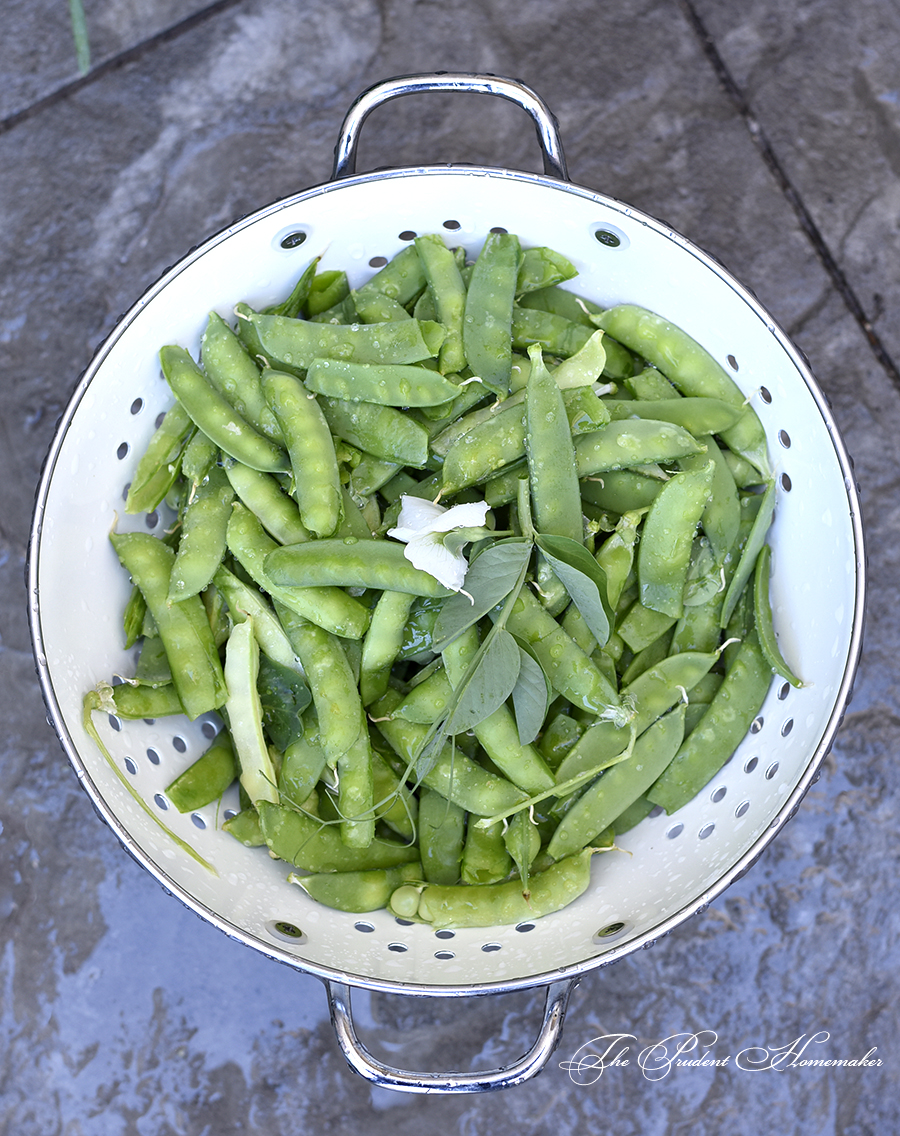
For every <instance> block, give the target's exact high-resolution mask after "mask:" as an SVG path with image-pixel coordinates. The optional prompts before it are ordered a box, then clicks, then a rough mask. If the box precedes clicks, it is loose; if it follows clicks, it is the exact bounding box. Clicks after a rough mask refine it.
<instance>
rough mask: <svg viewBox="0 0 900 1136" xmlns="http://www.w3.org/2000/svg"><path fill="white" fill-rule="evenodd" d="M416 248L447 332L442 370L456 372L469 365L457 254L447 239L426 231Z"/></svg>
mask: <svg viewBox="0 0 900 1136" xmlns="http://www.w3.org/2000/svg"><path fill="white" fill-rule="evenodd" d="M415 249H416V252H417V253H418V255H419V260H420V261H421V262H422V269H423V271H424V273H425V279H426V280H427V281H428V288H429V291H430V293H431V298H432V301H433V303H434V307H435V312H436V315H437V319H438V322H439V323H440V324H441V325H442V326H443V327H444V329H445V331H446V336H445V338H444V342H443V343H442V344H441V350H440V354H439V355H438V369H439V370H440V372H441V374H444V375H446V374H448V373H449V374H455V373H457V372H459V371H461V370H462V369H463V367H464V366H465V365H466V355H465V351H464V349H463V316H464V313H465V308H466V286H465V284H464V283H463V278H462V276H461V275H460V271H459V266H458V264H457V262H456V257H455V256H454V255H453V252H452V251H451V250H450V249H449V248H447V246H446V245H445V244H444V241H443V238H441V237H439V236H437V235H436V234H434V233H426V234H425V235H424V236H421V237H416V240H415Z"/></svg>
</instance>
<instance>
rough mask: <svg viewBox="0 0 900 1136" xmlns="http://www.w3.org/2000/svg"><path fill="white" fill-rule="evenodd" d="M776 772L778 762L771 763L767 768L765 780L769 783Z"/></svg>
mask: <svg viewBox="0 0 900 1136" xmlns="http://www.w3.org/2000/svg"><path fill="white" fill-rule="evenodd" d="M777 772H778V762H777V761H773V762H772V764H771V765H770V766H769V768H768V769H767V770H766V780H767V781H771V780H772V778H773V777H774V776H775V774H776V773H777Z"/></svg>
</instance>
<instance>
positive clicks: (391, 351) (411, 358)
mask: <svg viewBox="0 0 900 1136" xmlns="http://www.w3.org/2000/svg"><path fill="white" fill-rule="evenodd" d="M235 314H236V315H237V316H238V319H239V321H240V322H239V325H238V334H239V335H240V336H241V338H242V339H244V341H245V342H246V337H249V339H250V342H251V344H252V347H251V353H253V348H256V349H258V350H259V351H260V352H261V353H262V355H263V356H264V358H265V359H266V360H267V361H268V363H269V364H270V366H272V367H274V368H277V369H279V370H287V371H290V372H292V373H297V372H302V371H305V370H307V368H309V367H311V366H312V364H313V362H314V360H316V359H347V360H348V361H350V362H354V363H420V362H422V361H423V360H424V359H431V358H433V357H434V356H435V355H436V354H437V353H438V351H439V350H440V345H441V343H442V341H443V338H444V331H443V328H441V327H440V325H438V324H431V323H425V322H423V321H419V320H415V319H412V320H392V321H390V322H389V323H370V324H332V323H314V322H312V321H309V320H299V319H290V318H289V317H287V316H264V315H261V314H260V313H259V312H254V311H253V309H252V308H250V307H248V306H247V305H246V304H238V305H237V306H236V308H235Z"/></svg>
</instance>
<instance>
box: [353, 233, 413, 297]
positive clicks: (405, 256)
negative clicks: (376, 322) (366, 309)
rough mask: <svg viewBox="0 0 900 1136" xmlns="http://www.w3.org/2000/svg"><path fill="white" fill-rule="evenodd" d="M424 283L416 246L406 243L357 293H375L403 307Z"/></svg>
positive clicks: (362, 294)
mask: <svg viewBox="0 0 900 1136" xmlns="http://www.w3.org/2000/svg"><path fill="white" fill-rule="evenodd" d="M425 284H426V280H425V272H424V270H423V268H422V262H421V260H420V259H419V254H418V253H417V252H416V247H415V245H407V247H406V248H404V249H401V250H400V252H398V253H397V255H396V256H394V257H392V258H391V259H390V260H389V261H388V263H387V264H386V265H385V266H384V268H380V269H379V270H378V272H376V273H375V275H374V276H373V277H372V279H371V280H367V281H366V283H365V284H363V286H362V287H361V288H360V289H359V290H358V292H357V295H359V296H363V297H365V296H368V295H369V294H371V293H377V294H380V295H383V296H387V297H388V298H389V299H392V300H395V301H396V302H397V303H398V304H402V305H403V306H404V307H405V306H406V305H407V304H410V303H412V301H413V300H414V299H415V298H416V297H417V296H418V295H419V293H420V292H421V291H422V289H423V288H424V287H425Z"/></svg>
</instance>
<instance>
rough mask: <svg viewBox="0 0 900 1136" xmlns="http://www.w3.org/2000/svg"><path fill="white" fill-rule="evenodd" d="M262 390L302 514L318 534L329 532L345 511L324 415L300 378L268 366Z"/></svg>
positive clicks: (306, 522) (329, 433)
mask: <svg viewBox="0 0 900 1136" xmlns="http://www.w3.org/2000/svg"><path fill="white" fill-rule="evenodd" d="M262 388H263V393H264V394H265V396H266V400H267V402H268V403H269V406H271V408H272V411H273V413H274V414H275V417H276V418H277V419H278V425H279V426H280V427H281V432H282V434H283V435H284V439H285V445H286V447H287V451H288V455H289V456H290V459H291V470H292V472H293V485H294V496H295V497H296V500H297V504H298V505H299V507H300V520H301V521H302V523H303V525H304V527H305V528H307V529H308V530H309V531H310V532H311V533H313V535H315V536H318V537H326V536H331V535H332V534H333V533H334V532H335V530H336V529H337V527H338V525H339V524H340V523H341V518H342V516H343V500H342V497H341V476H340V471H339V470H338V462H337V455H336V453H335V448H334V438H333V437H332V435H331V430H330V429H329V426H328V422H327V421H326V419H325V415H324V414H323V412H322V409H321V407H320V406H319V403H318V401H317V400H316V397H315V395H311V394H310V393H309V391H308V390H307V389H306V387H305V386H304V385H303V383H302V382H301V381H300V379H298V378H295V376H293V375H288V374H284V373H283V372H281V371H272V370H266V371H264V372H263V377H262Z"/></svg>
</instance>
